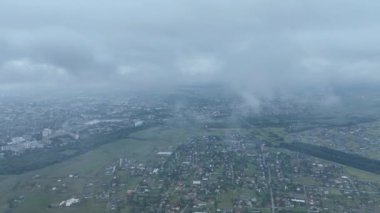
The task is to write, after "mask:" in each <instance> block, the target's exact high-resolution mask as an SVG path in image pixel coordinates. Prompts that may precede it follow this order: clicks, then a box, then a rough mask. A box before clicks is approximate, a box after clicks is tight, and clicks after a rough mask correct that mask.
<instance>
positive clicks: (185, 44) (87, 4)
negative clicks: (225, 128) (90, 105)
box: [0, 0, 380, 103]
mask: <svg viewBox="0 0 380 213" xmlns="http://www.w3.org/2000/svg"><path fill="white" fill-rule="evenodd" d="M379 9H380V2H378V1H375V0H369V1H364V2H363V1H361V2H359V1H354V0H344V1H343V0H337V1H327V0H322V1H307V2H306V1H302V2H301V1H296V0H287V1H272V0H269V1H268V0H265V1H264V0H249V1H248V0H247V1H245V0H225V1H219V0H210V1H201V0H183V1H178V0H177V1H174V0H160V1H155V0H139V1H129V0H126V1H121V0H115V1H102V0H101V1H89V0H79V1H78V0H77V1H73V0H66V1H61V0H58V1H45V0H29V1H26V2H23V3H22V4H21V3H20V2H18V1H11V0H3V1H1V3H0V84H1V86H9V85H29V86H31V87H37V86H38V85H43V84H49V85H53V86H56V87H62V86H63V85H65V86H67V85H68V84H71V85H75V86H79V87H80V86H83V85H97V84H99V85H110V86H115V85H119V86H121V87H124V86H125V87H126V88H127V87H129V86H132V87H136V88H139V87H149V88H158V87H163V86H165V87H167V86H169V85H173V86H177V85H181V84H190V83H221V84H224V85H227V86H229V87H231V88H234V89H236V90H238V91H242V94H243V95H242V96H244V97H251V95H250V94H254V95H258V96H260V95H270V94H271V93H273V92H274V91H277V90H280V91H283V90H287V89H294V88H302V87H305V86H307V87H315V88H318V87H330V86H333V85H337V84H362V83H369V82H370V83H379V82H380V71H379V69H380V62H379V61H380V60H379V57H380V38H379V37H378V35H379V33H380V27H379V26H380V25H379V22H380V21H379V20H380V15H378V11H379ZM66 88H67V87H66ZM247 94H249V95H247ZM248 99H251V98H248ZM252 100H254V101H253V102H255V103H256V99H255V98H253V99H252Z"/></svg>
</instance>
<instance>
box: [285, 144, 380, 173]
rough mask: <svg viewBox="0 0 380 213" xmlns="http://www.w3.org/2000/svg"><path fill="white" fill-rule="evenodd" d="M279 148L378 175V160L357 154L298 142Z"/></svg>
mask: <svg viewBox="0 0 380 213" xmlns="http://www.w3.org/2000/svg"><path fill="white" fill-rule="evenodd" d="M280 147H282V148H285V149H288V150H291V151H296V152H301V153H304V154H307V155H311V156H314V157H318V158H321V159H325V160H329V161H333V162H336V163H340V164H343V165H346V166H350V167H353V168H357V169H361V170H364V171H367V172H372V173H375V174H380V161H379V160H375V159H370V158H366V157H363V156H360V155H357V154H351V153H346V152H342V151H338V150H335V149H330V148H327V147H323V146H317V145H312V144H306V143H300V142H292V143H281V144H280Z"/></svg>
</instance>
